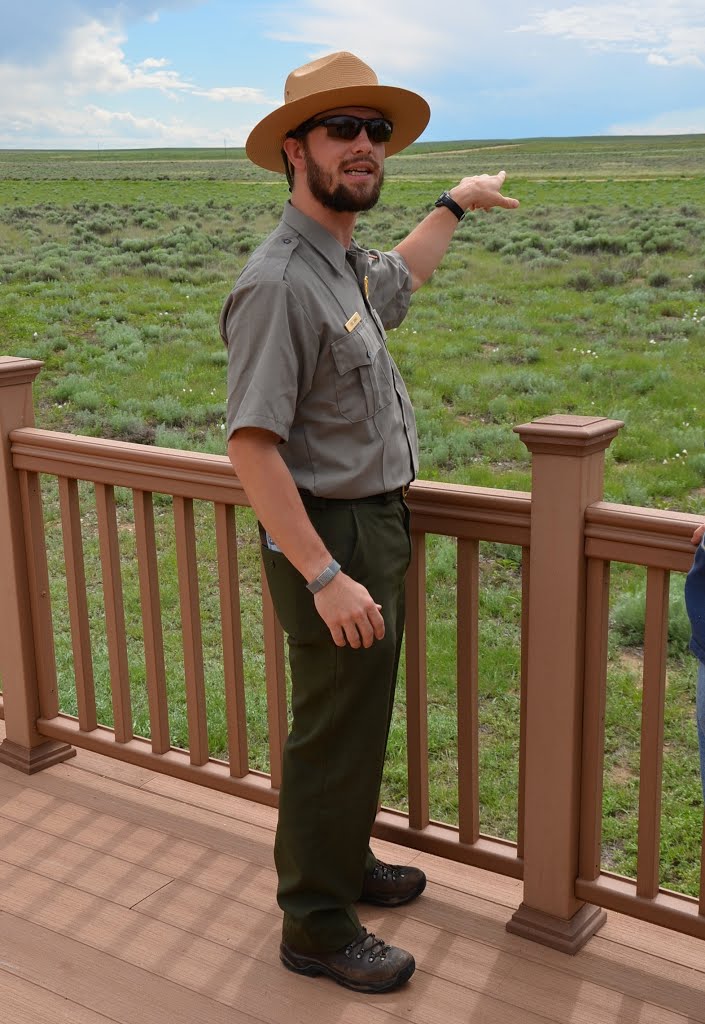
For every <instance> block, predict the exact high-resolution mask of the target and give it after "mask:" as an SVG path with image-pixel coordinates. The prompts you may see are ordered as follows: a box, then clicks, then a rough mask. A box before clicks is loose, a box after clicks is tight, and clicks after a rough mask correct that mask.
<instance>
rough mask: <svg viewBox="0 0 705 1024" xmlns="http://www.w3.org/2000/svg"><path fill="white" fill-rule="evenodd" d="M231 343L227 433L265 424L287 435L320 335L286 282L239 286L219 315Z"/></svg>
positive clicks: (311, 370)
mask: <svg viewBox="0 0 705 1024" xmlns="http://www.w3.org/2000/svg"><path fill="white" fill-rule="evenodd" d="M221 335H222V337H223V340H224V341H225V343H226V345H227V348H228V404H227V433H228V438H229V437H230V436H231V435H232V434H233V432H234V431H235V430H238V429H240V428H241V427H261V428H262V429H264V430H270V431H272V432H273V433H275V434H278V435H279V437H281V439H282V441H287V440H288V438H289V430H290V427H291V424H292V422H293V419H294V415H295V413H296V408H297V406H298V404H299V403H300V401H301V399H302V398H303V397H304V396H305V395H306V394H307V392H308V391H309V389H310V387H311V381H312V379H313V374H314V372H315V368H316V361H317V358H318V338H317V336H316V333H315V331H314V330H313V327H312V325H311V323H310V321H309V319H308V317H307V316H306V314H305V312H304V310H303V308H302V306H301V304H300V302H299V301H298V299H297V298H296V296H295V295H294V294H293V293H292V291H291V289H290V288H289V287H288V285H287V284H286V282H285V281H282V280H281V279H279V280H274V281H267V280H265V281H262V280H259V281H255V282H252V283H250V284H247V285H237V286H236V287H235V289H234V290H233V292H232V293H231V295H230V296H229V298H228V300H227V301H226V303H225V306H224V308H223V312H222V315H221Z"/></svg>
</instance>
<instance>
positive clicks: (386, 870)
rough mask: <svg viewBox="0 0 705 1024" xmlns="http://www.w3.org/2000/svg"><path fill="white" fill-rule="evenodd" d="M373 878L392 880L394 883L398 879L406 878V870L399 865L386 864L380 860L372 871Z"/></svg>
mask: <svg viewBox="0 0 705 1024" xmlns="http://www.w3.org/2000/svg"><path fill="white" fill-rule="evenodd" d="M372 877H373V878H382V880H383V881H385V882H386V881H387V879H388V878H391V880H392V881H393V882H396V880H397V878H403V877H404V869H403V868H401V867H399V865H398V864H385V863H384V862H383V861H381V860H378V861H377V863H376V864H375V866H374V869H373V871H372Z"/></svg>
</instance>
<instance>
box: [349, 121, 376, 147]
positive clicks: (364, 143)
mask: <svg viewBox="0 0 705 1024" xmlns="http://www.w3.org/2000/svg"><path fill="white" fill-rule="evenodd" d="M352 145H353V150H354V151H355V152H356V153H371V152H372V147H373V146H374V143H373V142H372V140H371V139H370V137H369V135H368V134H367V128H365V127H364V125H363V127H362V128H361V129H360V131H359V132H358V134H357V135H356V136H355V138H354V139H353V143H352Z"/></svg>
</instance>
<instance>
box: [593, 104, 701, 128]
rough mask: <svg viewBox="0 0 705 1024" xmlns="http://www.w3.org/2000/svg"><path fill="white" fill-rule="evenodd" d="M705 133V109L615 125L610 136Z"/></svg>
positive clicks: (698, 108)
mask: <svg viewBox="0 0 705 1024" xmlns="http://www.w3.org/2000/svg"><path fill="white" fill-rule="evenodd" d="M703 133H705V107H697V108H695V109H693V110H674V111H671V112H669V113H666V114H658V115H657V116H656V117H651V118H647V119H646V120H644V121H632V122H629V123H627V124H613V125H611V126H610V128H609V134H610V135H701V134H703Z"/></svg>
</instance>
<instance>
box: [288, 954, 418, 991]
mask: <svg viewBox="0 0 705 1024" xmlns="http://www.w3.org/2000/svg"><path fill="white" fill-rule="evenodd" d="M279 959H280V960H281V962H282V963H283V964H284V966H285V967H286V969H287V970H289V971H293V973H294V974H302V975H304V976H305V977H308V978H316V977H318V976H319V975H321V974H322V975H324V976H325V977H326V978H330V979H331V980H332V981H335V982H336V983H337V984H338V985H342V986H343V987H344V988H349V989H352V990H353V991H354V992H372V993H374V992H389V991H390V990H391V989H393V988H397V987H398V986H399V985H403V984H404V983H405V982H407V981H408V980H409V978H410V977H411V975H412V974H413V973H414V971H415V970H416V963H415V961H414V958H413V957H412V958H411V962H410V963H409V964H407V966H406V967H404V968H402V970H401V971H399V973H398V974H395V975H394V976H393V977H392V978H386V979H385V980H384V981H379V982H376V983H371V982H367V983H366V982H364V981H359V982H358V981H355V980H354V979H351V978H347V977H345V975H344V974H341V973H340V972H339V971H336V970H334V969H333V968H331V967H328V966H327V965H326V964H322V963H321V962H320V961H319V960H311V959H309V958H308V957H307V956H305V955H303V954H302V955H300V956H299V955H297V954H296V953H294V952H293V951H292V950H288V949H287V950H284V949H283V948H282V949H280V950H279Z"/></svg>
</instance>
